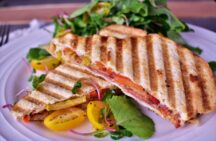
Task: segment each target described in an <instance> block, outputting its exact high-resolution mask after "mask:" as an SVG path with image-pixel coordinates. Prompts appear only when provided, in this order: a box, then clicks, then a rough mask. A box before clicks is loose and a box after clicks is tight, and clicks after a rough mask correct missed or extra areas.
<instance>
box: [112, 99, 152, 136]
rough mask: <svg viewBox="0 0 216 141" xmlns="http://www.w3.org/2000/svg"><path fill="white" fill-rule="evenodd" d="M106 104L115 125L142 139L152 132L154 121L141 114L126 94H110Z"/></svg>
mask: <svg viewBox="0 0 216 141" xmlns="http://www.w3.org/2000/svg"><path fill="white" fill-rule="evenodd" d="M108 104H109V106H110V109H111V111H112V113H113V115H114V117H115V119H116V121H117V125H120V126H122V127H124V128H125V129H126V130H128V131H130V132H131V133H133V134H134V135H137V136H139V137H141V138H144V139H147V138H149V137H151V136H152V135H153V134H154V132H155V127H154V122H153V121H152V120H151V119H150V118H149V117H147V116H145V115H143V114H142V113H141V112H140V111H139V110H138V109H137V108H136V106H135V105H134V103H133V102H132V101H131V100H130V99H129V98H127V97H126V96H112V98H110V99H108ZM119 107H121V108H119Z"/></svg>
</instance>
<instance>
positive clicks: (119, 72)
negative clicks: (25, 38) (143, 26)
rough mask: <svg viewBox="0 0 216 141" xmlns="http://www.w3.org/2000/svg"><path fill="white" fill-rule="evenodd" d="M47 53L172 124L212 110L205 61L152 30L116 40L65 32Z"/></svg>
mask: <svg viewBox="0 0 216 141" xmlns="http://www.w3.org/2000/svg"><path fill="white" fill-rule="evenodd" d="M48 50H49V52H51V54H53V55H54V56H57V55H58V54H59V52H64V53H63V54H62V58H63V60H64V61H66V62H72V63H73V62H76V63H78V64H82V65H83V61H85V62H86V60H87V62H88V63H84V65H85V67H86V69H88V70H89V71H91V72H93V73H94V74H95V75H98V76H101V77H103V78H104V79H106V80H107V81H109V82H111V83H112V84H114V85H116V86H117V87H119V88H120V89H121V90H122V91H123V92H124V93H125V94H126V95H128V96H130V97H132V98H134V99H135V100H136V101H138V102H139V103H140V104H142V105H144V106H146V107H148V108H149V109H151V110H152V111H154V112H155V113H157V114H158V115H160V116H162V117H163V118H165V119H168V120H170V121H171V122H172V123H173V124H174V125H175V126H176V127H180V126H183V125H184V124H185V123H186V122H188V121H190V120H192V119H196V118H197V116H198V115H199V114H203V113H207V112H210V111H213V110H215V109H216V86H215V79H214V76H213V72H212V70H211V69H210V67H209V65H208V63H207V62H206V61H204V60H203V59H202V58H201V57H199V56H197V55H195V54H193V53H192V52H191V51H190V50H188V49H187V48H184V47H182V46H179V45H177V44H176V43H175V42H173V41H172V40H170V39H167V38H165V37H162V36H160V35H157V34H149V35H146V36H145V37H133V38H125V39H117V38H114V37H104V36H100V35H93V36H90V37H79V36H76V35H73V34H70V33H68V34H65V35H63V36H61V37H59V38H55V39H53V41H52V42H51V44H50V47H49V49H48Z"/></svg>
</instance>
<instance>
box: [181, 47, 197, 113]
mask: <svg viewBox="0 0 216 141" xmlns="http://www.w3.org/2000/svg"><path fill="white" fill-rule="evenodd" d="M177 51H178V54H179V57H180V67H181V72H182V80H183V86H184V90H185V97H186V109H187V114H188V117H193V116H194V114H195V113H194V106H193V104H192V100H191V97H192V96H191V89H190V84H189V81H188V80H189V79H188V74H189V72H188V70H187V67H186V66H187V64H185V63H186V61H187V60H185V57H184V52H183V51H182V49H181V48H178V49H177Z"/></svg>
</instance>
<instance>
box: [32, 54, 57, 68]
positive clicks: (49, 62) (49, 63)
mask: <svg viewBox="0 0 216 141" xmlns="http://www.w3.org/2000/svg"><path fill="white" fill-rule="evenodd" d="M58 64H60V61H59V60H58V59H56V58H54V57H47V58H44V59H42V60H32V61H31V66H32V67H33V68H34V69H36V70H41V71H44V70H46V68H47V69H49V70H52V69H54V68H55V67H56V66H57V65H58Z"/></svg>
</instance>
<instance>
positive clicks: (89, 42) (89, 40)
mask: <svg viewBox="0 0 216 141" xmlns="http://www.w3.org/2000/svg"><path fill="white" fill-rule="evenodd" d="M91 50H92V37H87V38H86V48H85V52H86V55H87V56H91Z"/></svg>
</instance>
